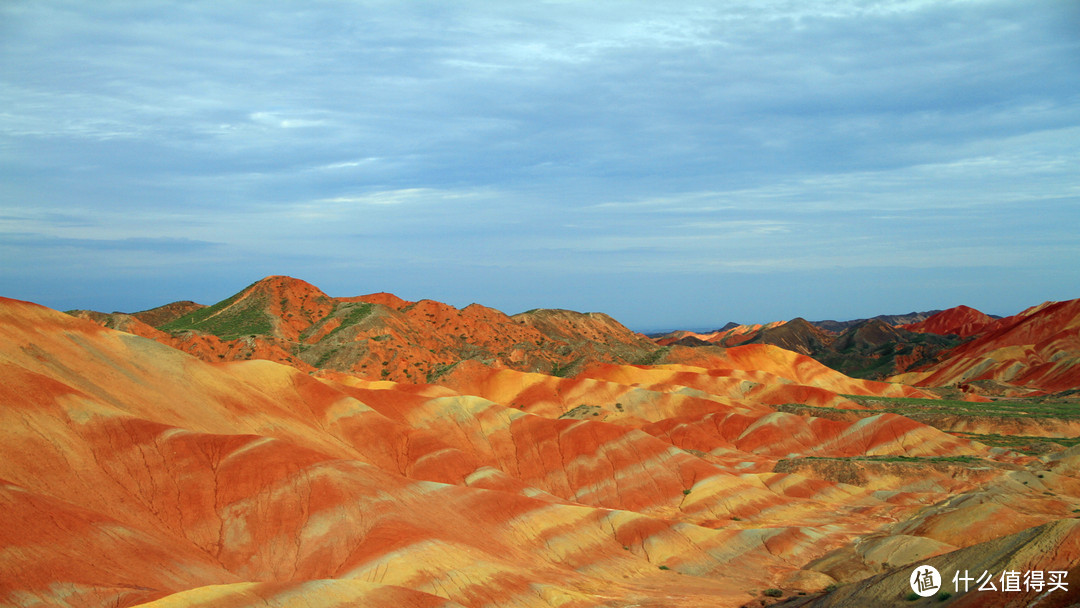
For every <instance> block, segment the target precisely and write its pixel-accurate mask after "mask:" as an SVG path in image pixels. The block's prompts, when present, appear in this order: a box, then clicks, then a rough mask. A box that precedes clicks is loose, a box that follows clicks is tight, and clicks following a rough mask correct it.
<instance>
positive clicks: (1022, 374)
mask: <svg viewBox="0 0 1080 608" xmlns="http://www.w3.org/2000/svg"><path fill="white" fill-rule="evenodd" d="M941 359H942V360H941V362H940V363H936V364H933V365H930V366H929V367H925V368H922V369H918V370H916V371H913V372H910V373H907V374H901V375H899V376H896V377H895V378H893V379H894V380H895V381H900V382H905V383H911V384H918V385H920V386H946V385H964V386H966V387H970V388H972V389H973V390H978V389H979V388H980V386H982V387H983V389H984V390H985V389H987V388H991V389H992V388H993V387H999V388H997V389H995V390H1000V386H1001V385H1006V386H1013V387H1019V388H1021V389H1028V390H1032V391H1037V392H1056V391H1064V390H1070V389H1075V388H1078V387H1080V300H1068V301H1065V302H1046V303H1044V304H1040V305H1039V306H1034V307H1032V308H1029V309H1027V310H1025V311H1024V312H1021V313H1020V314H1018V315H1014V316H1011V317H1005V318H1003V319H998V320H996V321H993V322H992V323H988V324H986V325H984V326H983V327H982V330H981V333H980V334H979V335H978V336H977V337H976V338H974V339H973V340H971V341H969V342H966V343H965V344H962V345H960V346H958V347H956V348H954V349H953V350H951V351H949V352H947V353H943V355H942V356H941Z"/></svg>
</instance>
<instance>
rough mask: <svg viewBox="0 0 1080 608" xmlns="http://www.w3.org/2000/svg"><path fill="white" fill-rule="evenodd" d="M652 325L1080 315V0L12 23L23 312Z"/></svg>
mask: <svg viewBox="0 0 1080 608" xmlns="http://www.w3.org/2000/svg"><path fill="white" fill-rule="evenodd" d="M275 274H284V275H289V276H294V277H297V278H301V279H304V280H306V281H308V282H310V283H312V284H314V285H316V286H318V287H319V288H321V289H322V290H323V291H325V292H327V293H328V294H330V295H332V296H352V295H360V294H365V293H372V292H378V291H389V292H393V293H395V294H397V295H399V296H401V297H403V298H405V299H409V300H418V299H422V298H431V299H435V300H440V301H443V302H447V303H449V304H452V305H455V306H464V305H467V304H469V303H471V302H479V303H481V304H484V305H487V306H491V307H494V308H498V309H500V310H503V311H505V312H507V313H510V314H513V313H516V312H521V311H523V310H527V309H531V308H538V307H547V308H569V309H574V310H581V311H601V312H606V313H608V314H611V315H612V316H614V317H615V318H616V319H618V320H620V321H622V322H623V323H624V324H626V325H628V326H629V327H631V328H634V329H638V330H641V331H652V330H659V329H673V328H691V329H708V328H715V327H719V326H722V325H723V324H725V323H726V322H728V321H737V322H743V323H756V322H766V321H773V320H781V319H791V318H793V317H796V316H801V317H804V318H807V319H810V320H821V319H838V320H842V319H854V318H864V317H869V316H873V315H878V314H899V313H905V312H911V311H916V310H920V311H922V310H931V309H940V308H947V307H951V306H956V305H959V304H966V305H969V306H974V307H975V308H978V309H980V310H983V311H984V312H987V313H991V314H998V315H1009V314H1014V313H1016V312H1019V311H1020V310H1022V309H1024V308H1026V307H1028V306H1031V305H1035V304H1038V303H1040V302H1043V301H1046V300H1064V299H1072V298H1077V297H1080V2H1075V1H1073V0H1032V1H1030V2H1015V1H1012V0H1009V1H993V0H963V1H955V2H953V1H925V0H912V1H880V2H879V1H873V0H859V1H854V0H852V1H848V0H837V1H809V0H807V1H802V0H790V1H788V0H746V1H735V0H732V1H710V2H693V1H684V2H679V3H669V2H637V1H632V0H625V1H617V2H614V1H612V2H608V1H603V0H601V1H594V0H590V1H588V2H585V1H568V0H552V1H536V0H533V1H529V2H514V1H507V2H497V3H495V2H488V1H486V0H485V1H473V0H462V1H458V2H445V1H439V2H436V1H415V2H413V1H405V0H398V1H392V2H380V1H366V0H364V1H345V0H343V1H332V2H331V1H319V0H315V1H304V2H299V1H297V2H288V1H283V2H273V3H266V2H239V1H236V2H175V3H174V2H159V1H153V0H148V1H138V2H136V1H130V2H113V1H101V2H85V1H83V0H72V1H66V2H65V1H55V0H41V1H35V2H30V1H19V0H10V1H6V2H2V3H0V295H2V296H6V297H13V298H18V299H23V300H30V301H34V302H37V303H40V304H44V305H46V306H50V307H53V308H57V309H61V310H65V309H71V308H89V309H95V310H102V311H114V310H119V311H127V312H133V311H137V310H143V309H146V308H150V307H153V306H157V305H160V304H164V303H166V302H170V301H174V300H181V299H191V300H195V301H198V302H202V303H207V304H209V303H213V302H216V301H218V300H221V299H224V298H226V297H228V296H229V295H232V294H233V293H235V292H237V291H239V290H241V289H242V288H243V287H245V286H246V285H248V284H250V283H252V282H254V281H256V280H258V279H259V278H262V277H264V276H267V275H275Z"/></svg>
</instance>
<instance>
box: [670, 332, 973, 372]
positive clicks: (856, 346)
mask: <svg viewBox="0 0 1080 608" xmlns="http://www.w3.org/2000/svg"><path fill="white" fill-rule="evenodd" d="M844 327H845V328H844V329H843V331H841V332H839V333H835V332H831V331H827V330H825V329H822V328H821V327H818V326H817V325H816V324H813V323H810V322H808V321H806V320H805V319H801V318H795V319H792V320H791V321H788V322H778V323H769V324H766V325H754V326H746V325H740V326H736V327H734V328H731V329H728V330H725V331H720V332H714V333H712V334H694V333H691V332H672V333H669V334H665V335H663V336H659V337H656V338H655V340H656V343H657V344H658V345H661V346H693V347H710V346H720V345H722V346H729V347H730V346H737V345H743V344H772V345H774V346H779V347H781V348H785V349H788V350H791V351H794V352H797V353H801V354H804V355H809V356H811V357H813V358H815V359H817V360H818V361H821V362H822V363H824V364H825V365H827V366H829V367H831V368H833V369H836V370H838V371H841V372H843V373H845V374H848V375H851V376H856V377H859V378H867V379H872V380H882V379H885V378H887V377H889V376H892V375H894V374H897V373H900V372H904V371H907V370H909V369H911V368H912V367H914V366H918V365H923V364H926V363H928V362H931V361H933V360H934V357H935V356H936V355H937V354H938V353H940V352H942V351H944V350H946V349H948V348H951V347H953V346H956V345H957V344H958V343H959V340H958V339H956V338H955V337H947V336H937V335H934V334H930V333H925V334H920V333H916V332H913V331H908V330H905V329H903V328H898V327H893V326H892V325H889V324H888V323H886V322H885V321H883V320H882V319H881V318H873V319H868V320H864V321H861V322H858V323H853V324H847V325H845V326H844Z"/></svg>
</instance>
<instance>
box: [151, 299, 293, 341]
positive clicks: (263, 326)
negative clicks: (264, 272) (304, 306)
mask: <svg viewBox="0 0 1080 608" xmlns="http://www.w3.org/2000/svg"><path fill="white" fill-rule="evenodd" d="M250 287H251V286H250V285H249V286H248V287H247V288H245V289H244V290H243V291H241V292H240V293H237V294H236V295H234V296H232V297H230V298H228V299H225V300H222V301H220V302H218V303H217V304H214V305H213V306H207V307H206V308H200V309H199V310H196V311H192V312H190V313H188V314H186V315H184V316H182V317H180V318H179V319H176V320H174V321H170V322H168V323H166V324H164V325H162V326H161V327H159V328H158V329H161V330H163V331H168V332H178V331H185V330H198V331H203V332H206V333H209V334H213V335H215V336H217V337H219V338H221V339H223V340H234V339H236V338H240V337H243V336H250V335H267V334H270V333H271V332H272V331H273V329H274V325H273V321H272V320H271V318H270V315H269V314H267V312H266V301H265V299H260V298H255V297H249V298H247V299H246V300H244V301H243V302H242V303H240V304H237V301H238V300H239V299H240V296H242V295H243V294H244V293H245V292H246V291H247V290H248V289H250ZM234 304H237V305H236V306H234Z"/></svg>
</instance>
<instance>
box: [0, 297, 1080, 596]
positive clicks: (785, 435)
mask: <svg viewBox="0 0 1080 608" xmlns="http://www.w3.org/2000/svg"><path fill="white" fill-rule="evenodd" d="M269 287H270V289H267V290H260V291H248V292H245V293H242V294H238V296H237V297H235V298H234V299H232V302H231V303H230V304H233V303H241V302H244V301H247V300H251V302H255V301H256V300H257V299H258V298H270V299H274V298H276V299H277V301H276V304H277V306H276V307H274V306H265V305H258V306H248V307H247V308H234V309H232V310H233V311H234V312H235V314H236V315H238V316H239V317H241V318H240V319H239V320H234V321H230V323H236V322H243V323H249V325H247V327H251V326H255V325H257V324H263V323H266V322H269V323H270V325H271V327H272V330H271V331H269V332H267V334H266V335H267V336H268V337H267V339H268V340H270V339H278V340H285V339H286V338H284V336H288V335H290V334H289V332H292V331H296V332H298V336H299V335H308V336H312V335H316V334H317V333H318V332H320V331H326V332H331V331H333V329H327V328H326V327H325V326H323V327H322V328H321V329H320V328H319V323H320V322H322V321H323V320H324V319H330V321H328V323H329V322H331V321H332V320H333V319H335V318H338V319H340V318H341V317H335V316H334V315H335V314H340V315H342V316H345V317H347V315H348V314H349V311H350V310H354V309H352V308H346V309H345V310H344V311H342V310H340V309H341V307H342V306H343V305H344V304H357V303H360V304H369V305H371V306H372V307H373V308H371V309H369V310H367V314H366V315H365V316H364V319H367V318H368V317H370V316H372V315H375V314H381V315H383V316H384V318H383V319H376V320H374V321H371V323H372V324H373V326H378V327H386V328H387V329H386V331H391V330H393V331H395V332H398V331H400V332H404V331H406V329H408V328H409V327H411V326H410V325H409V324H408V323H407V322H408V321H410V319H411V317H410V316H409V315H408V313H409V312H412V311H416V312H417V314H419V315H421V316H422V317H423V318H428V317H427V316H426V315H428V314H431V315H432V317H430V318H432V319H434V321H432V322H431V323H432V324H434V325H436V326H439V325H442V324H450V327H453V325H452V324H453V323H456V322H458V319H459V318H460V317H459V316H458V314H462V315H463V316H471V315H477V316H485V317H487V318H491V319H493V320H500V319H501V317H499V316H498V314H496V312H495V311H490V309H474V310H471V311H469V312H468V313H465V311H457V312H455V311H454V310H450V309H448V307H447V308H444V306H445V305H440V306H436V305H435V304H434V303H417V304H416V306H414V307H413V308H412V309H410V310H408V311H404V310H401V309H404V308H408V307H409V305H408V304H406V305H404V306H400V307H399V308H397V309H395V308H391V307H390V306H387V305H386V304H375V303H372V302H363V301H362V300H356V301H353V302H344V304H343V303H341V302H337V301H331V302H329V303H327V302H325V301H324V300H322V298H321V297H320V296H319V294H318V293H316V292H314V291H310V290H303V291H302V292H301V296H302V297H299V298H297V299H296V300H293V299H291V298H287V297H286V298H282V297H281V296H283V295H291V292H290V293H289V294H286V293H285V292H283V291H281V290H280V289H277V288H276V287H275V286H269ZM283 299H284V300H286V301H284V302H282V301H281V300H283ZM382 299H383V300H384V301H387V302H389V303H393V302H392V301H391V300H389V299H387V298H385V297H383V298H382ZM327 306H329V310H330V312H327V313H325V314H324V315H323V316H322V317H321V318H317V317H319V315H320V314H322V313H320V312H319V311H325V310H328V308H327ZM375 306H381V307H382V309H378V308H374V307H375ZM209 308H214V307H209ZM470 308H472V307H470ZM227 309H228V305H224V306H220V307H218V308H217V309H216V311H215V310H210V311H209V314H207V315H206V316H204V317H201V319H202V320H204V321H205V320H208V319H213V318H215V313H216V318H217V321H212V322H217V323H221V322H223V319H222V315H224V314H225V312H224V311H226V310H227ZM251 310H254V311H257V312H260V311H262V312H265V311H267V310H273V311H275V315H283V316H284V317H285V322H283V323H281V324H280V325H275V324H274V322H275V318H274V316H270V315H269V313H266V314H267V316H265V317H259V316H257V315H253V314H250V313H249V312H247V311H251ZM466 310H468V309H466ZM290 313H291V314H292V317H291V319H293V320H295V319H296V318H297V317H300V318H301V321H305V322H307V321H310V322H311V324H310V325H307V326H304V327H303V328H301V326H303V325H304V323H302V322H296V323H295V324H290V323H289V322H288V321H289V319H290V317H289V316H288V315H289V314H290ZM352 314H356V313H352ZM561 316H564V313H561V312H555V313H551V314H550V316H544V317H542V319H541V320H542V322H555V321H553V320H552V318H551V317H556V318H558V317H561ZM569 318H571V319H578V318H577V317H575V316H573V315H570V316H569ZM387 319H389V320H387ZM391 320H392V321H393V322H395V323H397V322H400V323H405V325H404V327H403V328H396V327H393V326H392V324H391ZM136 321H137V320H136ZM376 321H377V322H378V323H377V324H376ZM579 322H580V324H581V325H580V327H582V328H585V330H586V331H596V332H597V335H593V336H590V337H589V341H590V343H595V344H598V346H596V347H595V348H597V349H600V348H601V347H604V348H608V349H612V350H614V349H616V348H622V347H623V346H621V345H619V344H618V343H617V341H615V340H614V338H611V339H602V338H603V332H604V331H610V330H611V328H610V327H609V325H608V323H609V321H607V319H605V318H603V317H591V318H587V319H580V320H579ZM539 323H540V322H538V324H539ZM359 324H360V323H354V324H353V325H359ZM345 326H346V327H349V326H350V325H347V324H346V325H345ZM517 326H518V327H520V331H522V332H530V331H536V332H538V333H540V334H541V335H543V336H544V337H545V338H546V339H549V340H554V338H552V337H548V336H547V334H544V333H543V332H542V331H541V330H540V329H537V328H535V327H532V326H530V324H529V323H528V322H526V323H520V324H517ZM135 327H141V326H137V325H136V326H135ZM215 327H216V328H218V329H219V330H223V328H224V327H225V326H223V325H217V326H215ZM557 327H560V328H562V327H564V325H562V324H561V323H560V324H559V325H557ZM360 330H363V327H361V329H360ZM360 330H358V331H360ZM342 331H345V330H342ZM549 331H550V330H549ZM522 335H526V334H522ZM467 337H468V336H467ZM215 338H217V337H216V336H215ZM564 338H566V339H570V338H571V336H564ZM241 339H242V338H241ZM491 339H495V338H494V337H492V338H491ZM474 341H475V342H478V343H481V344H482V343H483V340H482V339H480V338H475V339H474ZM317 342H318V341H317ZM317 342H316V343H317ZM663 356H664V358H665V359H664V362H663V363H662V364H660V365H656V366H644V365H627V364H619V363H610V362H609V363H591V364H589V365H588V366H585V367H583V369H581V370H580V372H579V373H578V374H577V375H576V376H575V377H573V378H560V377H555V376H551V375H548V374H542V373H535V372H525V371H519V370H514V369H509V368H504V369H495V368H493V367H492V366H488V365H484V364H483V363H481V362H480V361H478V360H475V359H473V360H466V361H465V362H463V363H461V364H460V365H459V366H457V367H455V368H454V369H452V370H449V371H448V372H447V373H446V374H445V375H444V380H445V382H446V384H447V386H435V385H425V384H398V383H394V382H388V381H373V380H369V379H364V378H362V377H361V376H359V375H357V374H352V373H346V372H333V371H324V372H322V373H321V374H320V375H318V376H312V375H309V374H306V373H303V372H302V371H299V370H298V369H294V368H292V367H289V366H286V365H280V364H277V363H274V362H271V361H256V360H252V361H227V360H218V361H220V362H214V359H211V361H209V362H208V361H203V360H200V359H198V358H195V357H192V356H190V355H188V354H186V353H183V352H180V351H179V350H176V349H174V348H171V347H168V346H165V345H163V344H159V343H158V342H156V341H154V340H150V339H146V338H143V337H139V336H136V335H133V334H130V333H124V332H119V331H114V330H111V329H108V328H105V327H102V326H101V325H100V324H99V323H97V322H94V321H92V320H90V319H80V318H76V317H72V316H69V315H64V314H62V313H58V312H56V311H52V310H49V309H46V308H44V307H40V306H37V305H34V304H30V303H26V302H18V301H14V300H6V299H0V379H2V381H0V403H2V404H3V407H0V513H2V517H3V523H4V525H3V526H0V547H3V551H2V552H0V604H2V605H5V606H19V607H24V606H25V607H30V606H68V607H90V608H97V607H99V606H100V607H105V606H109V607H129V606H148V607H154V608H166V607H179V606H188V607H194V606H255V605H270V606H293V605H296V606H342V607H344V606H370V607H375V608H381V607H393V608H398V607H401V606H415V607H435V606H439V607H455V606H462V607H468V608H480V607H481V606H483V607H488V606H521V607H525V608H533V607H535V608H549V607H550V606H552V605H559V606H566V607H568V608H585V607H596V606H604V607H611V608H615V607H623V606H628V605H637V606H643V607H645V606H650V607H655V608H659V607H661V606H663V607H675V608H678V607H680V606H681V607H695V608H696V607H700V606H720V607H725V606H729V607H733V608H734V607H735V606H742V605H745V604H747V603H748V602H752V603H755V605H760V604H758V602H759V601H771V598H770V597H769V596H765V595H763V591H764V590H765V589H770V588H773V589H777V590H778V592H780V593H781V594H783V595H785V596H794V597H799V596H798V593H800V592H801V593H805V594H807V595H806V598H807V599H813V598H814V596H816V595H819V594H820V593H821V592H822V591H823V590H824V589H825V588H826V587H828V586H829V585H833V584H840V585H841V586H840V589H839V590H837V592H836V593H837V594H841V595H835V594H830V595H828V596H825V597H824V598H823V601H825V600H827V599H828V598H839V597H842V593H845V592H859V591H860V590H862V591H861V593H862V595H858V596H857V597H858V598H859V601H863V602H869V603H870V604H882V603H883V602H888V601H893V600H894V599H898V598H894V597H893V595H889V594H890V593H892V585H893V583H892V582H891V581H893V578H890V577H897V576H900V575H901V574H903V575H904V576H906V572H909V571H910V567H907V564H911V563H921V562H924V561H926V560H937V561H934V562H933V563H935V564H953V565H963V564H966V563H968V562H965V561H964V560H971V559H975V560H981V561H977V563H978V564H983V563H986V564H993V565H995V567H998V566H1006V565H1007V566H1013V565H1015V566H1018V567H1019V566H1024V565H1029V566H1032V567H1036V566H1037V567H1039V568H1042V569H1047V570H1049V569H1055V570H1057V569H1060V570H1071V571H1073V572H1074V573H1075V570H1076V567H1075V564H1076V551H1075V538H1074V537H1073V536H1072V535H1073V534H1075V530H1076V527H1075V525H1074V522H1075V520H1074V519H1073V515H1072V513H1073V511H1074V510H1075V509H1078V508H1080V499H1077V498H1076V497H1077V496H1080V478H1078V477H1077V475H1078V473H1080V467H1078V466H1076V463H1077V462H1080V460H1078V457H1077V456H1076V455H1075V454H1072V453H1071V452H1069V453H1064V454H1058V455H1055V456H1054V457H1053V458H1048V459H1046V460H1036V459H1033V458H1031V457H1023V456H1020V455H1018V454H1016V453H1014V452H1008V451H1003V450H999V449H988V448H987V447H985V446H983V445H981V444H978V443H974V442H971V441H967V440H964V439H960V438H958V437H954V436H952V435H949V434H946V433H944V432H941V431H939V430H937V429H935V428H933V427H930V426H927V425H925V424H921V423H919V422H917V421H914V420H911V419H908V418H905V417H903V416H898V415H894V414H883V413H877V412H873V411H865V410H860V409H858V408H859V407H860V406H858V405H857V404H853V403H850V402H846V403H845V401H846V398H845V397H843V395H844V394H848V395H869V396H875V395H876V396H890V395H891V396H900V395H908V396H917V395H918V391H917V390H915V389H911V388H909V387H902V386H898V385H890V384H883V383H875V382H870V381H866V380H859V379H852V378H848V377H846V376H843V375H842V374H840V373H838V372H835V371H834V370H831V369H828V368H826V367H824V366H822V365H821V364H819V363H817V362H816V361H814V360H812V359H810V358H809V357H806V356H803V355H799V354H797V353H793V352H791V351H786V350H784V349H781V348H777V347H774V346H770V345H748V346H743V347H739V348H731V349H727V350H726V351H721V352H715V351H710V350H708V349H691V348H675V349H671V350H669V351H667V352H665V353H663ZM779 401H785V402H788V401H796V402H801V403H807V404H810V403H820V404H825V405H830V406H833V407H834V408H837V409H835V410H822V411H823V412H825V411H839V412H842V413H843V412H848V413H851V414H852V415H854V416H856V417H855V418H851V419H840V418H824V417H815V416H807V415H795V414H791V413H785V412H782V411H777V410H776V409H774V408H773V407H771V406H770V403H774V402H779ZM845 407H846V408H847V409H842V408H845ZM860 416H861V417H860ZM874 458H877V459H878V460H874ZM968 462H971V463H973V466H972V465H968V464H966V463H968ZM1040 548H1045V549H1046V551H1043V552H1042V553H1041V554H1040V555H1039V557H1038V559H1028V558H1027V557H1026V556H1028V555H1030V554H1031V553H1032V552H1033V551H1036V550H1038V549H1040ZM1025 551H1026V552H1027V553H1025ZM965 552H966V553H965ZM943 572H944V570H943ZM879 577H883V578H881V580H882V581H885V582H882V583H878V582H875V581H877V580H878V578H879ZM848 583H851V585H848ZM1035 595H1036V594H1034V593H1032V594H1028V595H1024V594H1018V595H1010V596H997V595H993V596H986V600H987V601H986V602H985V603H984V604H985V605H991V606H992V605H1004V604H1005V603H1006V602H1015V601H1018V602H1020V603H1022V604H1023V605H1028V604H1030V603H1031V602H1032V601H1035V600H1036V599H1037V598H1036V597H1035ZM867 598H870V599H867ZM961 599H962V598H961ZM1072 599H1075V598H1074V597H1073V596H1072V595H1068V594H1059V595H1053V594H1051V595H1049V596H1046V597H1042V598H1041V601H1044V602H1045V604H1046V605H1051V606H1055V605H1064V604H1063V603H1062V602H1065V601H1072ZM863 605H867V604H865V603H864V604H863ZM1040 605H1042V604H1040Z"/></svg>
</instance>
